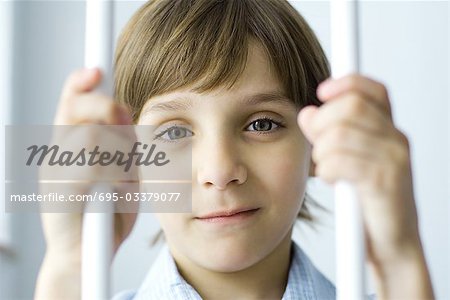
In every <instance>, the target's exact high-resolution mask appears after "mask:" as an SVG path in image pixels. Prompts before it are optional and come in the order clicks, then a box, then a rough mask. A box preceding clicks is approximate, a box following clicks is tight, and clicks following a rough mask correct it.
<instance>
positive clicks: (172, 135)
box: [154, 126, 193, 141]
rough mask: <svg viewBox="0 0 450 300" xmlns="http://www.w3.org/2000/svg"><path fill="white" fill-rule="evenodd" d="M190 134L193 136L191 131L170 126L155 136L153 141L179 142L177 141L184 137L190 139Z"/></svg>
mask: <svg viewBox="0 0 450 300" xmlns="http://www.w3.org/2000/svg"><path fill="white" fill-rule="evenodd" d="M192 134H193V133H192V131H190V130H189V129H187V128H185V127H180V126H171V127H169V128H167V129H164V130H163V131H161V132H160V133H158V134H156V136H155V138H154V139H155V140H156V139H160V140H165V141H175V140H179V139H182V138H185V137H191V136H192Z"/></svg>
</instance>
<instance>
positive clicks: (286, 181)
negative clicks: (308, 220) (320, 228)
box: [254, 141, 310, 211]
mask: <svg viewBox="0 0 450 300" xmlns="http://www.w3.org/2000/svg"><path fill="white" fill-rule="evenodd" d="M303 145H304V144H303V143H301V141H300V142H298V143H295V142H294V143H290V144H283V145H280V146H279V147H274V149H272V151H270V153H271V154H272V155H271V156H270V157H266V159H265V160H264V163H262V164H261V163H260V164H257V166H258V167H257V169H254V170H255V173H257V175H256V176H258V177H259V178H260V180H261V182H263V185H264V187H265V191H266V192H267V193H269V194H270V195H271V197H270V198H271V199H272V200H271V201H272V202H276V203H282V204H283V205H277V207H278V209H279V210H286V211H287V210H292V209H294V208H295V209H297V208H298V209H300V205H301V201H300V200H302V199H303V196H304V192H305V186H306V181H307V179H308V171H309V161H310V150H309V148H307V147H303ZM260 159H261V158H260Z"/></svg>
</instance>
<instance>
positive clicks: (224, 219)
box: [195, 207, 260, 227]
mask: <svg viewBox="0 0 450 300" xmlns="http://www.w3.org/2000/svg"><path fill="white" fill-rule="evenodd" d="M259 211H260V208H259V207H258V208H250V209H248V208H247V209H238V210H231V211H222V212H215V213H212V214H207V215H205V216H202V217H197V218H195V220H196V221H198V222H200V223H202V224H208V226H213V225H214V227H215V226H219V227H222V226H229V225H244V224H248V222H250V221H251V220H254V218H255V217H256V215H257V214H258V212H259Z"/></svg>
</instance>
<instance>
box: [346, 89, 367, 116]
mask: <svg viewBox="0 0 450 300" xmlns="http://www.w3.org/2000/svg"><path fill="white" fill-rule="evenodd" d="M364 111H365V101H364V99H363V98H362V97H361V96H360V95H359V94H357V93H352V94H351V95H349V98H348V114H349V116H357V115H361V114H362V113H364Z"/></svg>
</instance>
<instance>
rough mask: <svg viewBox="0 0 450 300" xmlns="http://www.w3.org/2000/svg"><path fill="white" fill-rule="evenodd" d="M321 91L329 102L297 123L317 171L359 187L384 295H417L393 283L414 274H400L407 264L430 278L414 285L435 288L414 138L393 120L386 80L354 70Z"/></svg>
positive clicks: (371, 252)
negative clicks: (421, 218) (418, 201)
mask: <svg viewBox="0 0 450 300" xmlns="http://www.w3.org/2000/svg"><path fill="white" fill-rule="evenodd" d="M317 96H318V98H319V99H320V100H321V101H322V102H324V103H325V104H324V105H323V106H322V107H320V108H318V107H315V106H308V107H305V108H303V109H302V110H301V111H300V113H299V116H298V123H299V125H300V127H301V129H302V131H303V132H304V134H305V136H306V137H307V138H308V140H309V141H310V142H311V144H312V145H313V150H312V157H313V161H314V163H315V165H316V167H315V175H316V176H318V177H320V178H322V179H323V180H325V181H326V182H328V183H330V184H331V183H335V182H336V181H338V180H341V179H342V180H346V181H348V182H350V183H351V184H352V185H353V186H354V187H355V188H356V191H357V193H358V197H359V200H360V201H361V206H362V213H363V218H364V225H365V231H366V246H367V256H368V259H369V261H370V263H371V265H372V267H373V268H374V270H375V272H376V274H377V275H378V276H377V279H378V283H379V291H378V292H379V293H378V294H379V296H383V295H384V296H388V297H389V298H391V297H394V294H395V296H397V297H399V296H402V295H403V297H404V296H406V295H415V296H414V297H412V298H411V297H409V299H415V298H417V297H418V296H419V295H418V294H417V293H412V294H411V293H410V294H408V292H411V290H410V291H408V290H404V291H403V292H404V294H402V289H403V288H404V286H403V287H401V286H398V285H397V287H396V286H395V285H393V284H394V283H393V280H395V279H394V277H397V279H396V280H397V281H400V282H402V283H406V281H408V280H410V281H411V278H407V277H403V278H401V276H400V278H399V275H400V274H404V275H406V276H409V275H408V274H406V273H405V270H406V269H408V270H409V271H412V269H414V270H416V271H418V273H420V274H421V275H423V278H422V277H421V275H418V277H420V279H419V278H417V280H418V281H420V280H421V279H422V280H423V279H424V278H425V279H426V280H424V281H423V282H417V284H418V286H416V287H415V288H419V287H420V286H422V287H424V286H426V288H425V289H427V288H429V291H430V293H431V295H432V291H431V287H430V286H428V285H429V277H428V276H429V275H428V272H427V270H426V266H425V262H424V257H423V251H422V247H421V242H420V238H419V231H418V226H417V213H416V207H415V203H414V195H413V185H412V173H411V162H410V150H409V143H408V139H407V138H406V136H405V135H404V134H403V133H402V132H400V131H399V130H398V129H397V128H395V126H394V124H393V120H392V113H391V107H390V103H389V98H388V94H387V91H386V88H385V87H384V86H383V85H382V84H380V83H378V82H375V81H372V80H370V79H368V78H365V77H362V76H358V75H351V76H346V77H343V78H341V79H337V80H331V79H329V80H326V81H324V82H323V83H322V84H320V85H319V87H318V90H317ZM411 266H417V268H413V267H411ZM401 272H403V273H401ZM391 277H392V278H391ZM391 279H392V280H391ZM425 282H426V283H427V284H428V285H427V284H426V283H425ZM397 283H398V282H397ZM412 288H413V290H414V286H412ZM421 295H422V294H421ZM423 295H430V294H426V293H425V294H423ZM405 299H406V298H405Z"/></svg>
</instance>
